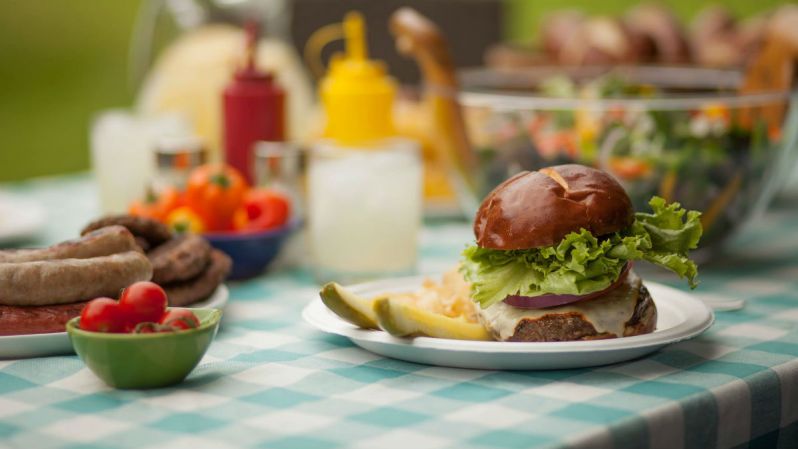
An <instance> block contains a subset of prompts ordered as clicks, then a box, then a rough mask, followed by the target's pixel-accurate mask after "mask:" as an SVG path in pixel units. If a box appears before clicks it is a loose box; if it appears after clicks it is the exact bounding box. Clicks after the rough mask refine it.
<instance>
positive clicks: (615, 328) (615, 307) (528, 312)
mask: <svg viewBox="0 0 798 449" xmlns="http://www.w3.org/2000/svg"><path fill="white" fill-rule="evenodd" d="M640 285H641V280H640V277H639V276H637V274H635V272H634V271H630V272H629V274H628V275H627V276H626V279H625V280H624V281H623V283H621V285H619V286H618V287H617V288H615V289H614V290H612V291H611V292H609V293H608V294H606V295H604V296H601V297H598V298H595V299H591V300H589V301H584V302H577V303H573V304H568V305H565V306H561V307H550V308H546V309H520V308H518V307H513V306H511V305H508V304H507V303H505V302H504V301H502V302H499V303H496V304H494V305H492V306H490V307H488V308H487V309H480V308H479V307H477V309H479V316H480V319H481V320H482V321H483V323H485V324H486V326H487V327H488V328H489V329H492V330H493V332H495V333H496V334H497V336H498V338H499V340H502V341H504V340H507V339H509V338H510V337H512V336H513V334H514V333H515V329H516V327H517V326H518V323H519V322H520V321H521V320H525V319H526V320H537V319H539V318H542V317H544V316H546V315H556V314H561V313H569V312H575V313H579V314H581V315H582V316H584V318H585V320H587V321H588V322H590V323H591V324H592V325H593V327H595V328H596V332H598V333H599V334H601V333H604V332H608V333H611V334H614V335H615V336H617V337H622V336H623V332H624V329H625V327H626V322H627V321H629V320H630V319H631V318H632V315H633V314H634V311H635V306H636V305H637V295H638V293H639V291H640Z"/></svg>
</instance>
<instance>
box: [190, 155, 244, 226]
mask: <svg viewBox="0 0 798 449" xmlns="http://www.w3.org/2000/svg"><path fill="white" fill-rule="evenodd" d="M247 189H248V186H247V182H246V180H245V179H244V177H243V176H241V173H239V172H238V171H237V170H236V169H234V168H233V167H230V166H227V165H222V164H208V165H203V166H201V167H197V168H196V169H195V170H194V171H193V172H191V175H190V176H189V179H188V184H187V186H186V205H187V206H188V207H190V208H191V209H192V210H194V211H195V212H196V213H197V214H198V215H199V216H200V217H202V219H203V221H204V222H205V225H206V227H207V230H208V231H225V230H228V229H232V227H233V214H234V213H235V211H236V209H238V207H239V206H241V203H242V202H243V201H244V195H245V194H246V191H247Z"/></svg>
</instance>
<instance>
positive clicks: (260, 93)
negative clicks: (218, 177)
mask: <svg viewBox="0 0 798 449" xmlns="http://www.w3.org/2000/svg"><path fill="white" fill-rule="evenodd" d="M246 35H247V42H246V46H247V47H246V50H247V62H246V65H245V66H244V67H243V68H241V69H240V70H238V71H237V72H236V73H235V75H234V77H233V80H232V81H231V82H230V84H229V85H228V86H227V87H226V88H225V90H224V94H223V96H224V99H223V103H224V151H225V159H226V161H227V163H228V164H229V165H232V166H233V167H235V168H236V169H238V171H240V172H241V173H242V174H244V176H246V178H247V180H248V181H249V182H250V183H252V180H253V173H252V162H253V155H252V151H253V145H254V143H255V142H257V141H259V140H268V141H282V140H284V139H285V91H284V90H283V89H282V88H281V87H280V86H279V85H278V84H277V83H276V82H275V81H274V77H273V76H272V74H271V73H267V72H263V71H261V70H258V68H257V67H256V66H255V53H256V49H257V43H258V32H257V26H256V25H255V24H254V23H249V24H248V25H247V34H246Z"/></svg>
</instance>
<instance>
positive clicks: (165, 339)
mask: <svg viewBox="0 0 798 449" xmlns="http://www.w3.org/2000/svg"><path fill="white" fill-rule="evenodd" d="M191 311H192V312H194V313H195V314H196V315H197V318H199V319H200V326H199V327H198V328H196V329H190V330H184V331H178V332H164V333H155V334H109V333H103V332H89V331H84V330H82V329H80V328H79V327H78V321H79V320H80V318H79V317H78V318H73V319H71V320H70V321H69V322H68V323H67V325H66V328H67V333H69V339H70V340H71V341H72V346H74V347H75V352H76V353H77V354H78V356H79V357H80V358H81V360H83V362H84V363H85V364H86V365H87V366H88V367H89V369H91V370H92V372H93V373H94V374H96V375H97V377H99V378H100V379H102V380H103V381H104V382H105V383H107V384H108V385H110V386H112V387H114V388H122V389H145V388H158V387H166V386H168V385H174V384H176V383H179V382H182V381H183V379H185V378H186V376H188V374H189V373H190V372H191V370H193V369H194V367H195V366H197V364H198V363H199V361H200V359H202V356H203V355H205V351H207V350H208V346H210V344H211V341H213V337H214V336H215V335H216V331H217V330H218V329H219V321H220V320H221V317H222V311H221V310H218V309H191Z"/></svg>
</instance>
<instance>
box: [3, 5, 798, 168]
mask: <svg viewBox="0 0 798 449" xmlns="http://www.w3.org/2000/svg"><path fill="white" fill-rule="evenodd" d="M141 1H143V0H111V1H109V0H70V1H25V0H5V1H3V2H0V182H2V181H10V180H18V179H24V178H27V177H31V176H43V175H51V174H59V173H67V172H75V171H80V170H86V169H87V168H88V167H89V145H88V127H89V123H90V121H91V117H92V116H93V114H94V113H96V112H97V111H98V110H99V109H103V108H109V107H127V106H129V105H130V104H131V101H132V99H133V92H132V91H131V90H130V86H129V85H128V79H127V55H128V45H129V40H130V35H131V32H132V28H133V23H134V20H135V15H136V11H137V10H138V6H139V4H140V3H141ZM267 1H268V0H267ZM507 1H508V8H507V19H506V20H507V23H506V25H507V27H508V28H507V35H508V37H509V38H511V39H513V40H528V39H529V38H531V37H532V36H534V34H535V29H536V28H537V24H538V23H539V21H540V20H541V18H542V17H543V16H544V15H545V13H546V12H547V11H551V10H553V9H558V8H568V7H579V8H582V9H584V10H585V11H588V12H593V13H598V12H602V13H617V12H620V11H623V10H625V9H626V8H628V7H630V6H631V5H634V4H636V3H637V1H635V0H602V1H596V0H507ZM666 3H667V4H668V5H670V6H672V7H673V8H674V10H675V11H676V12H677V14H679V15H680V16H682V17H685V18H689V17H691V16H692V15H693V14H694V13H695V12H697V11H698V10H700V9H701V8H703V7H704V6H706V5H709V4H711V3H712V2H709V1H704V0H679V1H670V2H666ZM723 3H724V5H726V6H728V7H729V8H731V9H732V10H733V11H734V12H736V13H738V14H740V15H748V14H753V13H756V12H759V11H763V10H768V9H771V8H773V7H774V6H776V5H778V4H781V3H785V2H783V1H779V0H756V1H754V0H726V1H724V2H723Z"/></svg>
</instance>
